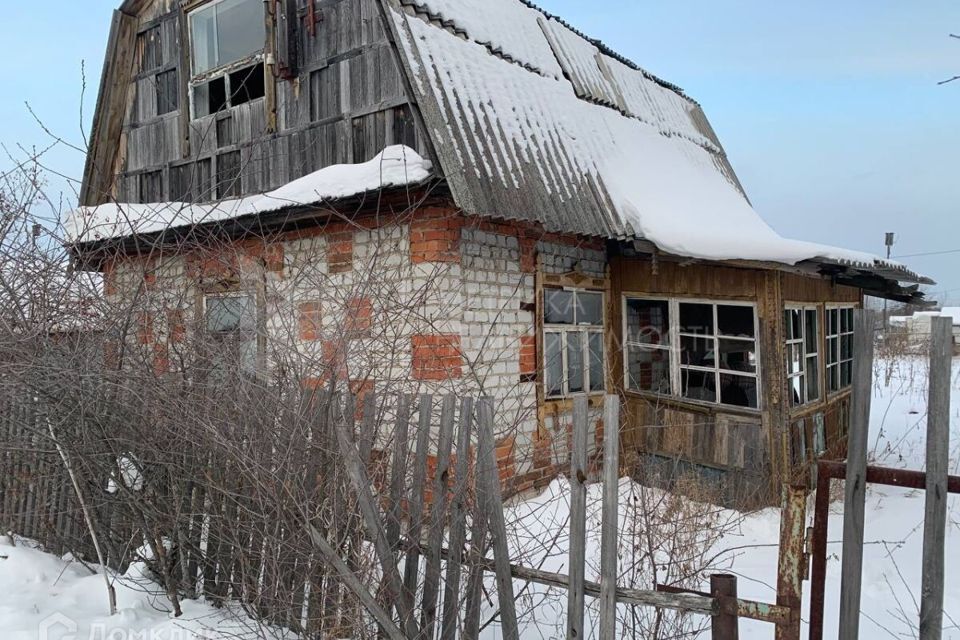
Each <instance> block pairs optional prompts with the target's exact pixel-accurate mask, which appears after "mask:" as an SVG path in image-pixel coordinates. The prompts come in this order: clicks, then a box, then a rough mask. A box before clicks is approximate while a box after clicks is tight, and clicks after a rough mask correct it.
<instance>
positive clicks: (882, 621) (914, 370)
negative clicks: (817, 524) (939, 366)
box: [724, 359, 960, 639]
mask: <svg viewBox="0 0 960 640" xmlns="http://www.w3.org/2000/svg"><path fill="white" fill-rule="evenodd" d="M878 369H879V371H878V375H877V379H876V381H875V394H874V398H873V404H872V410H871V429H870V444H871V454H870V455H871V458H872V459H871V464H877V465H881V466H889V467H899V468H907V469H917V470H923V469H924V457H925V446H926V444H925V440H926V439H925V435H926V410H927V397H926V394H927V374H928V366H927V364H926V363H925V362H923V361H921V360H919V359H915V360H906V361H902V362H900V363H898V364H896V365H892V366H891V365H886V364H881V365H880V366H879V367H878ZM888 375H889V384H887V376H888ZM951 444H952V446H951V458H950V459H951V471H950V472H951V474H957V473H960V361H954V370H953V393H952V400H951ZM834 482H835V484H836V481H834ZM835 495H842V493H836V494H835ZM948 510H949V512H948V525H947V546H946V557H947V564H946V576H947V583H946V589H945V593H946V599H945V603H944V612H945V617H944V634H943V637H944V638H945V639H947V638H952V639H960V578H958V577H957V576H960V496H956V495H953V496H951V497H950V498H949V502H948ZM923 512H924V492H923V491H914V490H903V489H897V488H894V487H881V486H877V485H873V486H870V487H869V489H868V493H867V508H866V524H865V542H866V546H865V549H864V561H863V566H864V576H863V595H862V603H861V612H862V615H861V623H860V625H861V626H860V629H861V637H865V638H915V637H917V620H918V619H919V607H920V558H921V556H922V553H921V551H922V548H923ZM811 518H812V515H811ZM778 526H779V513H778V512H776V511H775V510H768V511H765V512H762V513H759V514H756V515H752V516H750V517H749V518H748V520H747V522H746V523H745V526H744V529H743V530H744V533H743V535H742V536H739V537H731V538H730V539H728V540H727V541H726V542H725V543H724V544H726V545H729V548H735V547H740V546H744V547H750V546H751V545H757V546H756V547H754V548H748V549H744V550H742V551H740V552H738V553H737V555H736V557H735V558H734V561H733V571H734V572H735V573H737V574H738V575H740V576H741V579H740V584H739V587H740V593H741V597H746V598H752V599H759V600H764V601H768V602H773V599H774V597H775V588H774V586H775V585H776V560H777V549H776V547H775V546H763V545H774V544H776V541H777V537H778ZM842 531H843V511H842V504H839V503H837V504H834V505H833V510H832V515H831V518H830V534H829V541H830V544H829V546H828V564H827V590H826V594H827V597H826V626H825V636H826V637H827V638H830V637H835V634H836V629H837V616H838V612H839V606H840V552H841V544H840V539H841V536H842ZM804 593H805V598H804V614H803V618H804V621H806V618H807V611H808V607H809V602H808V600H807V597H806V596H807V595H808V594H809V583H806V584H805V588H804ZM741 629H742V633H741V637H745V638H771V637H773V636H772V635H771V633H770V630H769V627H767V626H766V625H763V624H759V623H743V624H742V627H741ZM805 635H806V627H804V636H805Z"/></svg>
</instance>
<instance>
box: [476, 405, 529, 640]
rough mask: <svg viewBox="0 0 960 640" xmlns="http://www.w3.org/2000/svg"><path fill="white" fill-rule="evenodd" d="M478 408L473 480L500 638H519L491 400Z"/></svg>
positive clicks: (514, 639) (517, 639)
mask: <svg viewBox="0 0 960 640" xmlns="http://www.w3.org/2000/svg"><path fill="white" fill-rule="evenodd" d="M478 408H479V418H480V461H481V464H480V465H479V466H480V468H481V471H480V475H479V477H478V480H477V483H478V484H482V485H483V497H484V499H483V510H484V511H485V512H486V517H487V521H488V522H489V523H490V524H489V526H490V536H491V540H492V544H493V559H494V563H495V565H496V576H497V596H498V599H499V601H500V629H501V631H502V633H503V638H504V640H519V637H520V634H519V627H518V625H517V610H516V602H515V601H514V595H513V575H512V573H511V568H510V550H509V548H508V547H507V528H506V523H505V522H504V518H503V499H502V497H501V495H500V473H499V471H498V469H497V458H496V446H495V439H494V438H495V436H494V431H493V400H492V399H491V398H489V397H484V398H481V399H480V402H479V405H478Z"/></svg>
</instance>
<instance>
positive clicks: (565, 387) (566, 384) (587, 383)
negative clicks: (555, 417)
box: [538, 286, 608, 402]
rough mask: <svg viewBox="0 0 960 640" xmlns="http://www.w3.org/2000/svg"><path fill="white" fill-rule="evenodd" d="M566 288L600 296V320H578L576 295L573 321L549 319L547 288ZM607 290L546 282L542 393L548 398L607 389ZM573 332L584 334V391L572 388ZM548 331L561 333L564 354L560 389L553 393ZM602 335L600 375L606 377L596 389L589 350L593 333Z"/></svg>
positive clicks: (595, 393) (542, 316)
mask: <svg viewBox="0 0 960 640" xmlns="http://www.w3.org/2000/svg"><path fill="white" fill-rule="evenodd" d="M551 290H553V291H567V292H570V293H572V294H574V296H576V295H578V294H581V293H589V294H591V295H598V296H600V324H599V325H595V324H577V322H576V320H577V318H576V315H575V314H576V308H577V305H576V299H575V298H574V301H573V302H574V304H573V307H574V318H573V323H571V324H560V323H549V322H547V319H546V312H547V308H546V304H547V292H548V291H551ZM606 297H607V296H606V292H605V291H603V290H599V289H588V288H583V287H570V286H545V287H543V302H542V308H541V309H540V310H539V312H538V313H539V317H540V320H541V323H542V324H541V326H542V331H541V333H542V335H541V337H542V344H543V349H542V352H543V361H542V366H543V397H544V399H545V400H547V401H548V402H553V401H562V400H567V399H570V398H575V397H577V396H581V395H586V396H588V397H589V396H602V395H604V394H606V393H607V389H608V377H607V373H608V367H607V345H606V320H607V318H606ZM571 333H578V334H581V335H583V336H584V337H585V339H584V340H582V345H581V352H582V355H581V357H582V358H583V390H582V391H573V392H571V391H570V376H569V346H568V344H569V342H568V340H569V335H570V334H571ZM547 335H559V337H560V357H561V375H562V378H561V385H560V386H561V393H560V394H554V395H551V393H550V389H549V388H548V385H547V382H548V374H547V370H548V358H549V355H548V353H547ZM595 335H596V336H600V343H601V345H602V346H603V353H602V354H601V355H602V357H601V359H600V366H601V369H602V371H601V372H600V373H601V378H602V380H603V388H602V389H600V390H593V389H592V388H591V381H592V374H593V371H592V367H591V357H590V355H591V352H590V337H591V336H595Z"/></svg>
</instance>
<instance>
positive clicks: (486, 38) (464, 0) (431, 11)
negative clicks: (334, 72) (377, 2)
mask: <svg viewBox="0 0 960 640" xmlns="http://www.w3.org/2000/svg"><path fill="white" fill-rule="evenodd" d="M400 1H401V4H404V5H409V6H412V7H414V9H415V10H417V11H420V12H424V13H426V14H428V15H433V16H438V17H441V19H442V20H444V21H445V22H446V24H449V25H450V26H451V27H452V28H453V29H455V30H458V31H462V32H465V33H468V34H470V37H471V38H473V39H475V40H476V41H477V42H481V43H483V44H485V45H487V46H489V47H490V49H491V50H493V51H495V52H497V53H499V54H501V55H505V56H507V57H509V58H510V59H511V60H515V61H516V62H518V63H520V64H522V65H524V66H525V67H528V68H530V69H533V70H535V71H536V72H537V73H540V74H542V75H545V76H548V77H551V78H562V77H563V70H562V69H561V68H560V64H559V63H558V62H557V58H556V57H555V56H554V54H553V51H552V50H551V48H550V44H549V43H548V42H547V41H546V40H545V39H544V38H542V37H540V38H531V37H530V34H531V33H539V31H540V27H539V26H538V25H537V21H538V20H539V19H540V18H541V16H542V15H543V14H542V13H541V12H540V11H538V10H536V9H533V8H531V7H529V6H527V5H526V4H524V3H522V2H517V0H400Z"/></svg>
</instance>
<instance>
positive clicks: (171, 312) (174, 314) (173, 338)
mask: <svg viewBox="0 0 960 640" xmlns="http://www.w3.org/2000/svg"><path fill="white" fill-rule="evenodd" d="M167 330H168V332H169V336H170V342H171V343H173V344H180V343H182V342H184V341H185V340H186V339H187V323H186V321H185V320H184V318H183V310H182V309H167Z"/></svg>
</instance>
